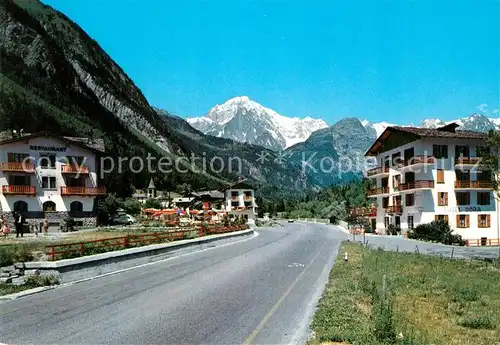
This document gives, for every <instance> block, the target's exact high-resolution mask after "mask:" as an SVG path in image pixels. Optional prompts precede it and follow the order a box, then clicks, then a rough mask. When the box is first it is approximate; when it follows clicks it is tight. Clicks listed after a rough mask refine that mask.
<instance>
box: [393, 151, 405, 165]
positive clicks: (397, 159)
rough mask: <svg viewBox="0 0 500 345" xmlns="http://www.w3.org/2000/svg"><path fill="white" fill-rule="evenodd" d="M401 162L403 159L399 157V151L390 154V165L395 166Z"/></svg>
mask: <svg viewBox="0 0 500 345" xmlns="http://www.w3.org/2000/svg"><path fill="white" fill-rule="evenodd" d="M401 163H403V160H402V158H401V152H397V153H394V154H393V155H392V165H393V166H397V165H399V164H401Z"/></svg>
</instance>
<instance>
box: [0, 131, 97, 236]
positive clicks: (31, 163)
mask: <svg viewBox="0 0 500 345" xmlns="http://www.w3.org/2000/svg"><path fill="white" fill-rule="evenodd" d="M103 152H104V142H103V141H102V140H89V139H86V138H74V137H62V136H57V135H53V134H49V133H38V134H26V135H22V136H17V137H15V136H14V137H11V138H9V139H6V140H2V141H0V162H1V166H0V192H1V193H0V213H1V214H2V215H4V216H6V218H7V220H8V221H9V222H10V223H13V221H14V219H13V216H12V214H13V212H15V211H19V212H22V213H23V214H24V215H25V217H26V219H27V221H28V223H36V224H38V225H40V224H42V223H43V221H44V219H45V218H48V220H49V225H50V226H58V225H59V224H61V223H64V222H65V219H66V218H67V217H68V216H71V217H73V218H74V220H75V221H76V222H77V224H79V225H95V223H96V215H95V208H94V206H95V205H94V202H95V199H96V197H98V196H104V195H106V188H105V187H101V186H99V185H98V171H99V164H98V159H97V157H98V155H99V154H101V153H103ZM11 225H12V224H11Z"/></svg>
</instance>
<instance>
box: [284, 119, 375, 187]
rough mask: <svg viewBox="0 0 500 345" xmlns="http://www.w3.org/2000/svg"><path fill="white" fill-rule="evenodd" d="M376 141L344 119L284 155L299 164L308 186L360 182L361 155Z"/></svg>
mask: <svg viewBox="0 0 500 345" xmlns="http://www.w3.org/2000/svg"><path fill="white" fill-rule="evenodd" d="M375 139H376V134H375V132H374V131H371V130H369V129H367V128H365V126H363V124H362V123H361V122H360V121H359V120H358V119H356V118H346V119H342V120H340V121H338V122H337V123H335V124H334V125H332V126H330V127H328V128H324V129H320V130H318V131H316V132H313V133H312V134H311V136H310V137H309V138H308V139H307V140H306V141H305V142H303V143H298V144H296V145H294V146H292V147H290V148H288V149H287V150H285V155H286V157H287V158H288V159H289V160H291V161H296V162H301V163H302V166H303V170H304V172H305V173H306V174H307V177H308V179H309V182H310V183H311V184H313V185H317V186H322V187H326V186H330V185H332V184H335V183H340V182H343V181H347V180H352V179H357V178H360V177H361V175H362V172H363V170H364V154H365V152H366V150H367V149H368V148H369V147H370V145H371V144H372V143H373V141H374V140H375Z"/></svg>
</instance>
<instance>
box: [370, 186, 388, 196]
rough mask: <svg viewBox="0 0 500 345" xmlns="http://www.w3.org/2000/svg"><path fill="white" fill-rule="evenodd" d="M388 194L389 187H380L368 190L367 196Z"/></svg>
mask: <svg viewBox="0 0 500 345" xmlns="http://www.w3.org/2000/svg"><path fill="white" fill-rule="evenodd" d="M388 193H389V187H382V188H373V189H370V190H368V193H367V194H368V195H377V194H388Z"/></svg>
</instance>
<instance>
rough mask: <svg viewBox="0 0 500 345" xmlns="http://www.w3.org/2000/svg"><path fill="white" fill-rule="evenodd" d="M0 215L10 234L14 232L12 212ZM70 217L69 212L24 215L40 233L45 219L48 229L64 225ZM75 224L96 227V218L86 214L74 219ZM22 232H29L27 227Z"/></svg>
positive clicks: (29, 213) (28, 213)
mask: <svg viewBox="0 0 500 345" xmlns="http://www.w3.org/2000/svg"><path fill="white" fill-rule="evenodd" d="M0 214H1V215H3V216H5V219H6V220H7V223H8V224H9V228H10V229H11V232H15V231H16V230H15V227H14V215H13V212H1V211H0ZM69 216H70V213H69V212H46V213H44V212H27V214H26V222H27V223H28V224H29V225H30V226H31V225H37V226H38V227H39V230H38V231H40V232H42V231H43V222H44V220H45V217H47V220H48V221H49V226H50V227H59V226H61V225H63V226H64V225H65V224H66V218H67V217H69ZM73 219H74V220H75V221H76V222H82V226H86V227H90V226H96V225H97V217H96V216H95V215H92V214H88V215H86V216H85V217H74V218H73ZM24 232H25V233H27V232H29V227H27V228H25V229H24Z"/></svg>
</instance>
